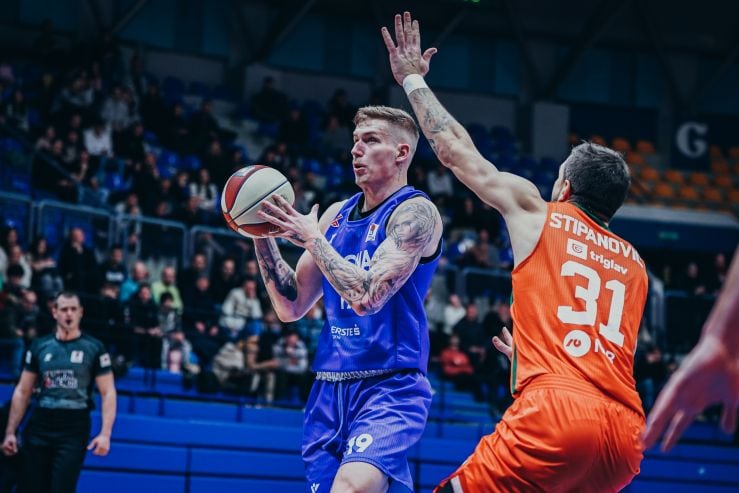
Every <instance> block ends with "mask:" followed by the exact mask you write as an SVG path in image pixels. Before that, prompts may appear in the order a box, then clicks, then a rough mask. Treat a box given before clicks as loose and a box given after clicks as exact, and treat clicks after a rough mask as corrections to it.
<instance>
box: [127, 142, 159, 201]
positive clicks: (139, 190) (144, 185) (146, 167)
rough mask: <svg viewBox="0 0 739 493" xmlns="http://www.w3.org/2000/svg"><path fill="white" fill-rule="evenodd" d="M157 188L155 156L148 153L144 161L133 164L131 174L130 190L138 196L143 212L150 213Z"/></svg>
mask: <svg viewBox="0 0 739 493" xmlns="http://www.w3.org/2000/svg"><path fill="white" fill-rule="evenodd" d="M158 190H159V170H158V169H157V157H156V156H155V155H154V154H153V153H149V154H147V155H146V157H145V158H144V162H143V163H141V162H139V161H136V162H134V164H133V176H132V183H131V191H132V192H134V193H135V194H136V195H137V196H138V200H139V204H140V206H141V210H142V212H143V213H144V214H151V213H152V212H153V211H154V205H155V204H156V200H157V191H158Z"/></svg>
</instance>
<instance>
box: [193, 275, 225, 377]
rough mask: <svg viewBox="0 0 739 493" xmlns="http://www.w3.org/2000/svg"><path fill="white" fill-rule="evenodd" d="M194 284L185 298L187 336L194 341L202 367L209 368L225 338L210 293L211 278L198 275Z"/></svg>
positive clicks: (195, 351)
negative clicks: (222, 335)
mask: <svg viewBox="0 0 739 493" xmlns="http://www.w3.org/2000/svg"><path fill="white" fill-rule="evenodd" d="M193 284H194V286H195V287H194V289H192V290H188V291H187V292H188V293H190V294H189V295H188V296H185V298H184V302H185V310H184V315H183V322H184V327H185V336H186V337H187V339H188V340H189V341H190V342H191V343H192V347H193V352H194V353H195V354H196V355H197V357H198V360H199V361H200V365H201V367H203V368H207V367H209V365H210V362H211V361H212V360H213V357H214V356H215V355H216V353H218V349H219V348H220V347H221V346H222V345H223V343H224V340H223V339H222V338H221V334H220V330H219V327H218V313H217V311H216V309H215V302H214V300H213V297H212V296H211V294H210V289H209V288H210V280H209V279H208V278H207V277H204V276H203V277H198V278H197V279H196V280H195V281H193Z"/></svg>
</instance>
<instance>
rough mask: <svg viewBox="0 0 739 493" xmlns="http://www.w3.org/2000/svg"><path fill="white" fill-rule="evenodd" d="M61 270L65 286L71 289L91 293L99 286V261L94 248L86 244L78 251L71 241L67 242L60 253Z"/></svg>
mask: <svg viewBox="0 0 739 493" xmlns="http://www.w3.org/2000/svg"><path fill="white" fill-rule="evenodd" d="M59 272H60V273H61V275H62V279H63V280H64V288H65V289H68V290H70V291H79V292H83V293H90V292H93V291H95V288H96V287H97V286H96V284H97V281H98V273H97V272H98V269H97V262H96V261H95V255H94V254H93V253H92V250H91V249H90V248H88V247H86V246H83V247H82V250H81V251H78V250H77V249H76V248H74V247H73V246H72V245H71V244H70V243H65V244H64V246H63V247H62V251H61V253H60V254H59Z"/></svg>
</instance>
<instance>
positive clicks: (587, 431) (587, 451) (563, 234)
mask: <svg viewBox="0 0 739 493" xmlns="http://www.w3.org/2000/svg"><path fill="white" fill-rule="evenodd" d="M382 35H383V38H384V40H385V44H386V46H387V49H388V52H389V55H390V66H391V68H392V72H393V75H394V77H395V80H396V81H397V82H398V83H399V84H401V85H402V86H403V88H404V89H405V91H406V94H408V99H409V100H410V103H411V106H412V107H413V110H414V111H415V113H416V116H417V118H418V121H419V123H420V126H421V129H422V130H423V133H424V134H425V135H426V138H427V139H428V140H429V142H430V144H431V147H432V148H433V150H434V152H435V153H436V155H437V157H438V158H439V160H440V161H441V162H442V163H443V164H444V166H446V167H448V168H450V169H451V170H452V171H453V172H454V174H455V175H456V177H457V178H459V180H460V181H462V183H464V184H465V185H467V186H468V187H469V188H470V189H471V190H472V191H474V192H475V193H476V194H477V196H478V197H479V198H480V199H481V200H482V201H483V202H485V203H487V204H489V205H491V206H493V207H495V208H496V209H497V210H498V211H500V213H501V214H502V215H503V218H504V219H505V221H506V225H507V227H508V231H509V233H510V238H511V246H512V248H513V258H514V269H513V273H512V281H513V305H512V316H513V320H514V324H515V330H514V332H513V344H512V364H511V392H512V393H513V395H514V396H515V397H516V400H515V402H514V403H513V405H512V406H511V407H510V408H509V409H508V410H507V411H506V413H505V414H504V415H503V417H502V419H501V421H500V422H499V423H498V425H497V426H496V429H495V432H494V433H493V434H491V435H488V436H486V437H484V438H483V439H482V440H481V441H480V443H479V444H478V445H477V448H476V449H475V451H474V453H473V454H472V455H471V456H470V457H469V458H468V459H467V460H466V461H465V462H464V463H463V464H462V466H460V468H459V469H457V471H455V472H454V473H453V474H452V475H451V476H450V477H449V478H447V479H446V480H444V481H443V482H442V484H441V485H440V486H438V487H437V489H436V491H437V492H454V493H462V492H464V493H482V492H527V491H545V492H549V493H551V492H570V491H573V492H574V491H577V492H598V493H602V492H610V491H618V490H620V489H621V488H623V487H624V486H626V485H627V484H629V482H630V481H631V480H632V478H633V477H634V476H635V475H636V474H637V473H638V472H639V463H640V461H641V459H642V445H641V436H640V435H641V431H642V429H643V427H644V414H643V411H642V406H641V402H640V400H639V396H638V394H637V392H636V389H635V383H634V378H633V376H632V375H633V360H634V350H635V348H636V339H637V332H638V329H639V325H640V321H641V318H642V311H643V309H644V304H645V300H646V295H647V273H646V269H645V266H644V262H643V261H642V259H641V258H640V257H639V254H638V253H637V252H636V250H635V249H634V247H633V246H631V245H630V244H629V243H628V242H626V241H624V240H623V239H621V238H619V237H618V236H617V235H615V234H614V233H613V232H611V231H610V230H609V229H608V221H609V220H610V219H611V218H612V217H613V215H614V213H615V212H616V210H617V209H618V208H619V207H620V206H621V204H622V203H623V201H624V198H625V197H626V194H627V191H628V188H629V182H630V179H629V172H628V167H627V166H626V163H625V162H624V160H623V158H622V157H621V155H620V154H618V153H616V152H614V151H612V150H611V149H608V148H606V147H602V146H599V145H595V144H591V143H584V144H581V145H579V146H577V147H575V148H574V149H573V150H572V153H571V154H570V156H569V157H568V158H567V159H566V160H565V161H564V163H562V165H561V166H560V168H559V176H558V177H557V180H556V182H555V183H554V190H553V193H552V201H551V202H546V201H545V200H543V199H542V198H541V196H540V195H539V191H538V189H537V188H536V187H535V186H534V185H533V184H532V183H531V182H529V181H527V180H525V179H523V178H521V177H519V176H516V175H513V174H510V173H504V172H501V171H499V170H498V169H496V168H495V166H494V165H493V164H492V163H490V162H488V161H487V160H486V159H485V158H484V157H483V156H482V155H480V153H479V152H478V151H477V149H476V148H475V146H474V144H473V142H472V140H471V139H470V136H469V135H468V133H467V131H466V130H465V129H464V127H463V126H462V125H460V124H459V123H458V122H457V121H456V120H455V119H454V118H453V117H452V116H451V115H450V114H449V112H447V111H446V110H445V109H444V107H443V106H442V105H441V103H439V101H438V99H437V98H436V96H434V94H433V92H431V90H430V89H429V88H428V86H427V85H426V83H425V82H424V79H423V76H424V75H425V74H426V73H427V72H428V70H429V62H430V59H431V57H432V55H433V54H434V53H435V49H433V48H431V49H429V50H426V52H425V53H423V54H422V53H421V49H420V44H421V43H420V32H419V26H418V21H412V19H411V16H410V14H409V13H408V12H406V13H405V15H404V16H403V17H401V16H400V15H398V16H396V17H395V36H396V39H397V45H396V44H395V42H393V39H392V37H391V35H390V33H389V32H388V30H387V29H386V28H383V29H382Z"/></svg>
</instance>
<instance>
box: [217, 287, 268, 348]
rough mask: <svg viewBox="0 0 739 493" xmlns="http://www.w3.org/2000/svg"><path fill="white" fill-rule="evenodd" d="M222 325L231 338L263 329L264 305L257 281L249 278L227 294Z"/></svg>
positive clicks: (223, 307) (222, 308)
mask: <svg viewBox="0 0 739 493" xmlns="http://www.w3.org/2000/svg"><path fill="white" fill-rule="evenodd" d="M219 323H220V325H221V327H223V328H224V329H225V330H226V332H227V336H228V338H229V339H230V340H232V341H233V340H236V339H238V338H239V337H241V333H242V332H244V331H246V332H247V333H248V334H259V333H260V332H261V331H262V305H261V302H260V300H259V297H258V296H257V282H256V281H255V280H254V279H250V278H247V279H246V280H245V281H244V283H243V286H242V287H240V288H234V289H232V290H231V292H229V293H228V296H226V300H225V301H224V302H223V306H222V307H221V319H220V322H219Z"/></svg>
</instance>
